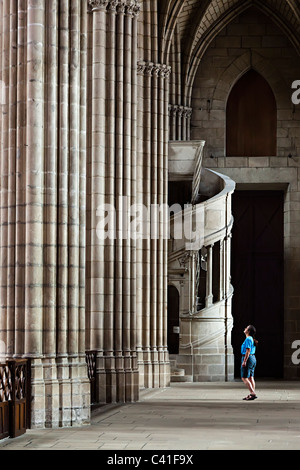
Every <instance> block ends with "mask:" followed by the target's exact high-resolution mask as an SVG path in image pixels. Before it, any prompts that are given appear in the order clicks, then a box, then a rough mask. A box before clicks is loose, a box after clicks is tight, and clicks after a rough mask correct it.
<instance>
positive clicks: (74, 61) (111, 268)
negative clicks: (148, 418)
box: [0, 0, 170, 427]
mask: <svg viewBox="0 0 300 470" xmlns="http://www.w3.org/2000/svg"><path fill="white" fill-rule="evenodd" d="M140 7H141V4H140V2H139V1H137V0H51V2H49V1H48V0H17V1H14V2H7V1H4V0H2V1H0V17H1V23H2V28H3V29H2V34H1V37H0V51H1V77H0V79H1V83H2V84H3V93H2V101H3V102H2V103H1V106H2V113H1V115H0V118H1V123H0V124H1V157H0V165H1V193H0V197H1V220H0V237H1V245H0V258H1V269H0V277H1V283H0V286H1V287H0V289H1V315H0V342H1V343H0V344H1V351H3V355H4V356H5V357H10V358H11V357H16V358H18V357H28V358H31V360H32V396H33V401H32V425H33V426H34V427H45V426H47V427H50V426H69V425H72V424H81V423H84V422H88V421H89V417H90V385H89V381H88V378H87V367H86V362H85V354H86V350H91V349H92V350H96V351H97V360H96V380H97V396H96V400H97V402H102V403H107V402H123V401H127V402H128V401H135V400H137V399H138V394H139V389H140V387H158V386H166V385H168V383H169V379H170V372H169V359H168V351H167V269H168V268H167V239H166V237H165V236H164V235H165V233H164V231H165V227H166V226H167V224H166V222H167V220H166V217H167V214H166V215H165V216H164V217H165V219H163V220H162V221H160V222H159V223H158V225H157V231H158V234H157V236H156V237H155V238H154V239H152V238H151V236H150V233H151V232H150V229H149V234H148V235H149V236H147V237H145V238H144V239H135V237H134V236H133V237H131V236H130V234H129V236H124V233H123V231H122V223H123V219H122V218H123V216H124V211H123V209H124V207H123V201H124V198H126V200H127V203H128V205H129V206H130V205H133V204H138V203H142V204H144V205H145V206H146V207H150V206H151V204H167V194H168V140H169V115H168V98H169V76H170V67H168V66H167V65H165V64H158V63H152V62H150V61H148V60H145V61H139V62H138V15H139V12H140ZM148 24H150V22H148ZM107 204H108V205H110V206H113V207H114V208H115V211H116V227H115V228H116V230H115V234H116V236H115V237H113V238H103V239H102V238H99V236H98V234H97V226H98V223H99V217H98V215H99V208H103V207H104V206H105V205H107ZM152 222H153V221H152ZM127 235H128V234H127ZM3 345H4V346H3Z"/></svg>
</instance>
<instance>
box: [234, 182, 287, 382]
mask: <svg viewBox="0 0 300 470" xmlns="http://www.w3.org/2000/svg"><path fill="white" fill-rule="evenodd" d="M233 216H234V227H233V233H232V284H233V287H234V297H233V311H232V313H233V317H234V328H233V334H232V345H233V348H234V354H235V375H236V376H237V377H238V376H239V374H240V358H241V353H240V346H241V343H242V342H243V341H244V339H245V336H244V334H243V330H244V328H245V327H246V326H248V325H249V324H253V325H254V326H255V327H256V329H257V339H258V340H259V345H258V348H257V360H258V362H257V371H256V375H257V376H258V377H269V378H271V377H274V378H281V377H282V376H283V308H284V302H283V297H284V286H283V282H284V276H283V259H284V251H283V193H282V192H273V191H263V192H257V191H237V192H236V193H235V194H234V196H233Z"/></svg>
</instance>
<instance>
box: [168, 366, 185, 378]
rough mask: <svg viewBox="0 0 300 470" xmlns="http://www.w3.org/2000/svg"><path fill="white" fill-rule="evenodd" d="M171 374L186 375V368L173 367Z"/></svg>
mask: <svg viewBox="0 0 300 470" xmlns="http://www.w3.org/2000/svg"><path fill="white" fill-rule="evenodd" d="M171 375H174V376H175V375H176V376H181V377H182V376H184V375H185V370H184V369H177V368H175V369H171Z"/></svg>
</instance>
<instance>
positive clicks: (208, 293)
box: [205, 245, 213, 308]
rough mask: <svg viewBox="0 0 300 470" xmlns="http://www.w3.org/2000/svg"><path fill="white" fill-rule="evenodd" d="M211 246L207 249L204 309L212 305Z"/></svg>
mask: <svg viewBox="0 0 300 470" xmlns="http://www.w3.org/2000/svg"><path fill="white" fill-rule="evenodd" d="M212 281H213V245H209V246H208V247H207V273H206V298H205V307H206V308H207V307H210V306H211V305H212V304H213V292H212Z"/></svg>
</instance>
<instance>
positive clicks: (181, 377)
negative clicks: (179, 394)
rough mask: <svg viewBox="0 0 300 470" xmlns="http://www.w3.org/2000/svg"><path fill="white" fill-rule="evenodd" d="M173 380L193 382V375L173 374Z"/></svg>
mask: <svg viewBox="0 0 300 470" xmlns="http://www.w3.org/2000/svg"><path fill="white" fill-rule="evenodd" d="M171 382H193V376H192V375H171Z"/></svg>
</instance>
